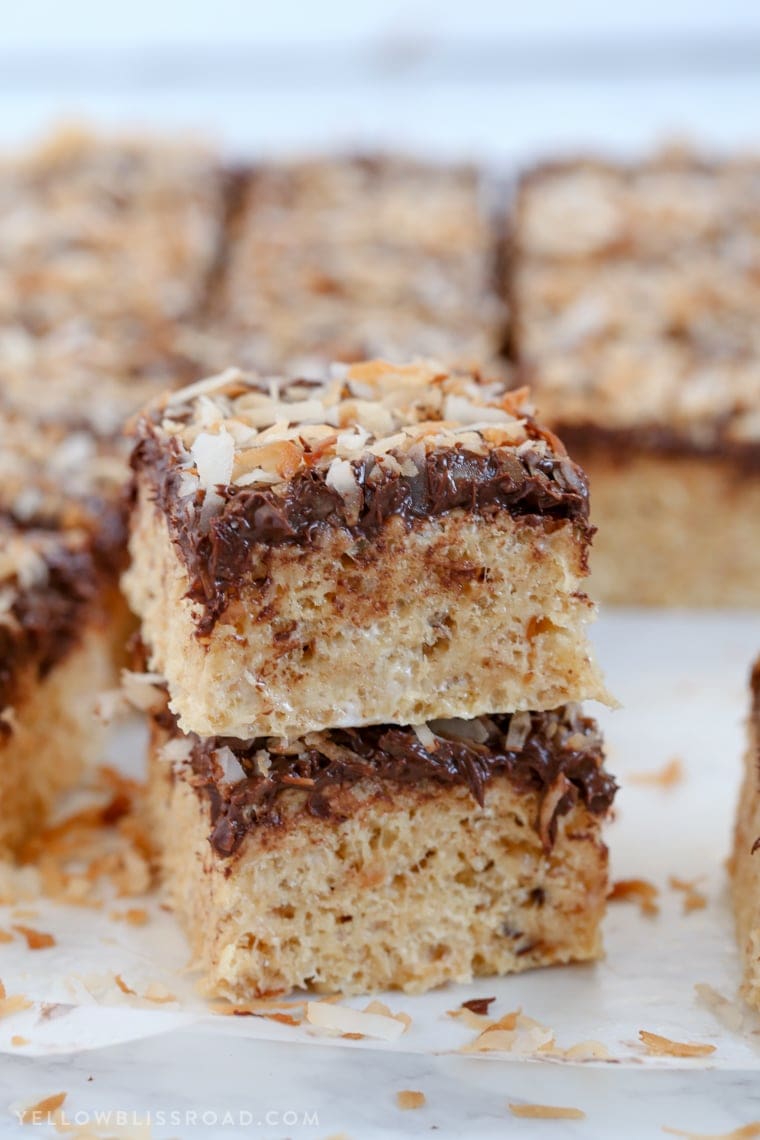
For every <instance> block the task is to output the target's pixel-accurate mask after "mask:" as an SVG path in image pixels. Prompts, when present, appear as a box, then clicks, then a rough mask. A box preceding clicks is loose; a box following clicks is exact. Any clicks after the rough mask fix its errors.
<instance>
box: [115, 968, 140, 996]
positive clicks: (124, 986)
mask: <svg viewBox="0 0 760 1140" xmlns="http://www.w3.org/2000/svg"><path fill="white" fill-rule="evenodd" d="M113 980H114V981H115V982H116V985H117V986H118V987H119V989H120V990H121V992H122V993H123V994H130V995H131V996H132V997H137V990H133V989H132V988H131V986H128V985H127V983H126V982H125V981H124V979H123V978H122V976H121V974H114V976H113Z"/></svg>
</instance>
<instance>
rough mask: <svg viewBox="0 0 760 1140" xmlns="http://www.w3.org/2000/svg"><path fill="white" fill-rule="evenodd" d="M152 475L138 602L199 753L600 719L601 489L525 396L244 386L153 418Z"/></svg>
mask: <svg viewBox="0 0 760 1140" xmlns="http://www.w3.org/2000/svg"><path fill="white" fill-rule="evenodd" d="M133 466H134V469H135V477H136V493H135V503H134V508H133V517H132V527H131V553H132V566H131V569H130V570H129V571H128V572H127V575H126V578H125V585H126V589H127V593H128V596H129V600H130V602H131V604H132V606H133V608H134V609H135V611H136V612H137V613H138V614H139V615H140V617H141V618H142V621H143V637H144V639H145V640H146V642H147V643H148V645H149V648H150V657H151V661H150V667H151V668H152V669H155V670H157V671H159V672H161V673H163V674H164V675H165V676H166V678H167V681H168V684H169V690H170V694H171V704H172V708H173V710H174V711H175V712H176V713H177V714H178V715H179V718H180V724H181V727H182V728H183V729H185V730H187V731H194V732H196V733H198V734H199V735H201V736H208V735H214V734H216V735H229V736H238V737H249V736H252V735H257V734H273V735H283V736H289V735H296V734H299V733H303V732H308V731H312V730H316V729H321V728H325V727H338V726H342V725H350V726H358V725H362V724H370V723H380V722H391V723H396V724H408V723H420V722H421V721H424V720H426V719H429V718H433V717H452V716H455V717H473V716H477V715H479V714H480V713H485V712H493V711H495V710H498V711H514V710H522V709H531V710H537V709H550V708H555V707H558V706H559V705H561V704H563V703H565V702H567V701H574V700H578V699H581V698H587V697H588V698H592V697H602V698H603V697H604V688H603V684H602V681H601V678H600V675H599V673H598V670H597V667H596V665H595V664H594V662H593V660H592V658H591V654H590V650H589V646H588V642H587V640H586V634H585V630H584V626H585V624H586V622H587V621H588V620H589V619H590V617H591V613H592V606H591V603H590V602H589V600H588V598H587V597H586V595H585V594H584V593H583V590H582V586H583V579H584V577H585V575H586V573H587V565H586V557H587V550H588V545H589V541H590V533H591V532H590V529H589V526H588V521H587V515H588V500H587V488H586V481H585V477H584V475H583V473H582V471H581V470H580V469H579V468H578V467H577V466H576V465H575V464H574V463H573V462H572V461H571V460H570V459H569V458H568V457H567V455H566V453H565V450H564V448H563V447H562V444H561V443H560V442H559V440H557V439H556V437H554V436H552V435H551V433H549V432H547V431H544V430H543V429H541V428H540V427H538V426H537V425H536V423H535V421H534V420H533V418H532V413H531V408H530V406H529V404H528V400H527V393H526V391H525V390H522V391H518V392H510V391H506V390H505V388H504V387H503V385H502V384H501V383H500V382H492V383H487V382H483V381H481V379H480V378H479V377H478V376H476V375H469V374H462V375H460V374H450V373H447V372H446V371H445V370H443V369H441V368H439V367H437V366H436V365H434V364H432V363H417V364H411V365H407V366H394V365H389V364H386V363H384V362H383V361H369V362H366V363H362V364H356V365H352V366H348V367H346V366H337V367H336V368H334V369H333V372H332V375H331V376H330V377H328V378H326V379H324V380H322V381H315V380H301V379H294V380H289V381H287V380H269V381H266V380H262V379H260V378H257V377H255V376H246V375H243V374H241V373H239V372H237V371H231V372H228V373H225V374H224V375H222V376H220V377H216V378H213V379H211V380H208V381H204V382H202V383H200V384H197V385H194V386H192V387H191V388H188V389H185V390H184V391H180V392H176V393H174V394H173V395H170V396H167V397H165V398H164V399H163V400H162V402H161V403H159V404H157V405H154V406H153V407H152V408H150V409H149V410H148V411H147V412H146V414H145V415H144V416H143V417H142V419H141V421H140V423H139V425H138V427H137V445H136V448H135V451H134V455H133Z"/></svg>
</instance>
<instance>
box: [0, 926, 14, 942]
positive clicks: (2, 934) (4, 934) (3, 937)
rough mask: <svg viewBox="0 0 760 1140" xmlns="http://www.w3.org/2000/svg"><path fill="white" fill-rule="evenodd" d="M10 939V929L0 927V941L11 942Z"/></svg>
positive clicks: (11, 938) (11, 939)
mask: <svg viewBox="0 0 760 1140" xmlns="http://www.w3.org/2000/svg"><path fill="white" fill-rule="evenodd" d="M12 941H13V935H12V934H11V933H10V931H8V930H2V929H0V943H2V942H12Z"/></svg>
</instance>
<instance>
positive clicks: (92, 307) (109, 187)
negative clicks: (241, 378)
mask: <svg viewBox="0 0 760 1140" xmlns="http://www.w3.org/2000/svg"><path fill="white" fill-rule="evenodd" d="M222 199H223V186H222V178H221V176H220V173H219V169H218V167H217V165H216V163H215V161H214V158H213V155H211V154H209V153H208V152H207V151H206V150H205V149H204V148H203V147H202V146H199V145H195V144H194V143H191V142H180V143H172V142H167V141H166V140H161V141H158V140H151V139H149V138H146V139H140V138H136V139H133V138H129V137H120V138H116V139H106V138H100V137H98V136H91V135H89V134H87V133H85V132H81V131H66V132H60V133H58V134H56V135H54V136H53V137H52V138H51V139H50V140H49V141H48V142H47V143H45V144H44V145H42V146H40V147H39V148H37V149H35V150H32V151H30V152H28V153H24V154H21V155H19V156H8V157H4V158H1V159H0V399H1V402H2V403H3V404H4V406H5V407H6V408H13V409H16V410H20V411H23V412H24V413H25V414H29V415H30V416H32V417H34V418H35V419H37V420H40V419H46V420H48V421H56V422H60V421H62V420H64V419H66V420H68V421H69V422H71V421H75V422H76V423H78V424H82V423H87V424H91V425H92V426H93V427H94V428H95V429H96V430H97V431H98V432H99V433H100V434H108V433H111V432H116V431H120V430H121V426H122V422H123V419H124V417H125V415H128V414H131V413H132V412H133V411H134V410H135V408H136V407H139V406H140V405H141V404H142V403H144V402H145V401H146V400H147V399H149V398H150V397H151V396H153V395H156V394H157V393H158V392H159V391H162V390H163V388H164V387H166V386H167V385H168V382H169V376H170V375H171V376H174V377H176V375H177V374H178V372H179V370H180V366H181V361H180V359H178V358H179V357H180V355H181V353H180V351H179V350H178V348H177V346H176V345H175V343H174V342H175V339H176V337H177V328H176V326H177V323H178V322H182V321H185V320H188V319H190V318H193V317H194V316H196V315H197V313H198V310H199V308H200V307H201V306H202V304H203V302H204V300H205V294H206V290H207V288H208V278H209V273H210V271H211V269H212V266H213V265H214V264H215V261H216V258H217V256H218V252H219V247H220V242H221V239H222V230H223V215H224V209H223V200H222ZM167 360H171V368H170V370H168V369H167V366H166V365H165V363H164V362H165V361H167ZM179 374H180V375H181V372H179Z"/></svg>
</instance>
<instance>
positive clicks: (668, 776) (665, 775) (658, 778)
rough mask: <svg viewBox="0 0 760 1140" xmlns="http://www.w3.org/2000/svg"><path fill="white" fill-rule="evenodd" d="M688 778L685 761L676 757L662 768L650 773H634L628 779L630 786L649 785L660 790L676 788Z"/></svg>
mask: <svg viewBox="0 0 760 1140" xmlns="http://www.w3.org/2000/svg"><path fill="white" fill-rule="evenodd" d="M685 778H686V769H685V768H684V764H683V760H681V759H680V757H678V756H674V757H673V759H672V760H669V761H668V762H667V764H664V765H663V767H662V768H655V769H653V770H652V771H649V772H632V773H631V775H630V776H627V777H626V782H627V783H629V784H649V785H652V786H654V787H658V788H666V789H667V788H674V787H675V786H676V785H677V784H681V783H683V781H684V779H685Z"/></svg>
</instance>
